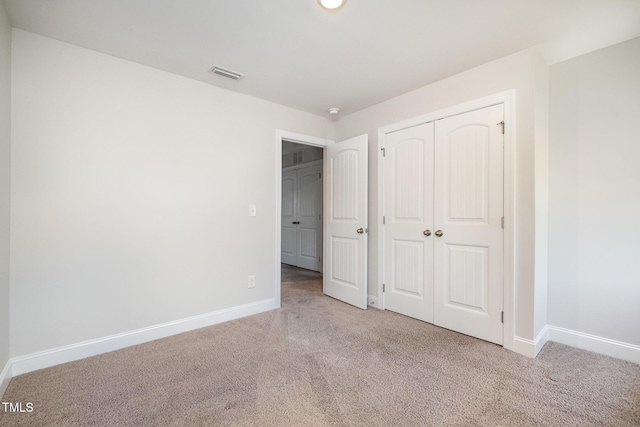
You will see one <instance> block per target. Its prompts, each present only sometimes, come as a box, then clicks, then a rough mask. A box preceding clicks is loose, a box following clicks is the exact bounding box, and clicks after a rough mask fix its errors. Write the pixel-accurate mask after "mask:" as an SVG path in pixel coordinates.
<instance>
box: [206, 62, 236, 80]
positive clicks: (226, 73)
mask: <svg viewBox="0 0 640 427" xmlns="http://www.w3.org/2000/svg"><path fill="white" fill-rule="evenodd" d="M209 72H210V73H213V74H217V75H219V76H222V77H226V78H228V79H232V80H240V79H241V78H243V77H244V74H242V73H238V72H237V71H232V70H227V69H226V68H222V67H218V66H217V65H214V66H213V67H212V68H211V70H209Z"/></svg>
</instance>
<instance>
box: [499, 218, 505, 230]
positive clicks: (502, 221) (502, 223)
mask: <svg viewBox="0 0 640 427" xmlns="http://www.w3.org/2000/svg"><path fill="white" fill-rule="evenodd" d="M500 227H502V229H503V230H504V217H502V218H500Z"/></svg>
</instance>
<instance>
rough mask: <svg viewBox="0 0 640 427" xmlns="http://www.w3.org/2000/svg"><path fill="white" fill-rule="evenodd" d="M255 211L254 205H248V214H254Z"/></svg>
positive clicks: (256, 211)
mask: <svg viewBox="0 0 640 427" xmlns="http://www.w3.org/2000/svg"><path fill="white" fill-rule="evenodd" d="M257 213H258V210H257V209H256V205H249V216H256V214H257Z"/></svg>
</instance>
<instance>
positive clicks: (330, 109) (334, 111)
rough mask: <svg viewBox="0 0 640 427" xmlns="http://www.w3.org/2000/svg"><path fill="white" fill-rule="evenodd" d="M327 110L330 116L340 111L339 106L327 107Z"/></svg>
mask: <svg viewBox="0 0 640 427" xmlns="http://www.w3.org/2000/svg"><path fill="white" fill-rule="evenodd" d="M327 112H328V113H329V114H330V115H332V116H337V115H338V113H339V112H340V109H339V108H336V107H333V108H329V109H328V110H327Z"/></svg>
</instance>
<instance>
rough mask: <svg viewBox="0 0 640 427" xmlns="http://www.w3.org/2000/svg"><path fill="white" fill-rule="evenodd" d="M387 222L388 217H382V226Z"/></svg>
mask: <svg viewBox="0 0 640 427" xmlns="http://www.w3.org/2000/svg"><path fill="white" fill-rule="evenodd" d="M386 221H387V217H386V216H384V215H382V225H385V224H386Z"/></svg>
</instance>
